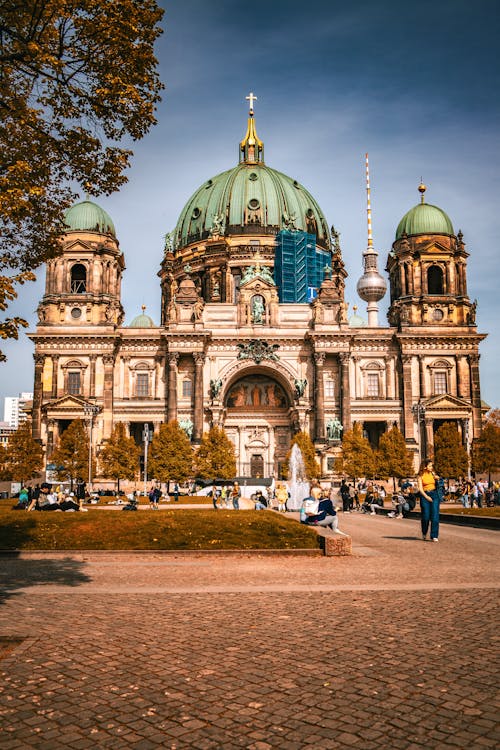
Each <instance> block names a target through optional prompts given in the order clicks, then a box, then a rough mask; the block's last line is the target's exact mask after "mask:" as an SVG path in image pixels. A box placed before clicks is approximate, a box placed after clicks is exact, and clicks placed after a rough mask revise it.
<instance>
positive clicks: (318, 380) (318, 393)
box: [314, 352, 326, 441]
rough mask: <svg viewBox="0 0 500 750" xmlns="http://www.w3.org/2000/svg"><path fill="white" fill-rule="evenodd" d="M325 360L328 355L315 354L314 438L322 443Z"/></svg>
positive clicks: (323, 434)
mask: <svg viewBox="0 0 500 750" xmlns="http://www.w3.org/2000/svg"><path fill="white" fill-rule="evenodd" d="M325 358H326V355H325V354H324V353H323V352H319V353H318V352H316V353H315V354H314V363H315V369H314V409H315V429H314V437H315V439H316V440H320V441H324V439H325V384H324V379H323V374H324V365H325Z"/></svg>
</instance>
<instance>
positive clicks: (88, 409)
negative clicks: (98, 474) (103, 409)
mask: <svg viewBox="0 0 500 750" xmlns="http://www.w3.org/2000/svg"><path fill="white" fill-rule="evenodd" d="M98 412H99V407H98V406H96V405H95V404H85V406H84V407H83V414H84V416H85V418H86V419H88V420H89V478H88V482H87V488H88V492H89V494H90V492H91V490H92V427H93V426H94V417H95V415H96V414H97V413H98Z"/></svg>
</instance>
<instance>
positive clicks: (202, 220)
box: [172, 114, 330, 250]
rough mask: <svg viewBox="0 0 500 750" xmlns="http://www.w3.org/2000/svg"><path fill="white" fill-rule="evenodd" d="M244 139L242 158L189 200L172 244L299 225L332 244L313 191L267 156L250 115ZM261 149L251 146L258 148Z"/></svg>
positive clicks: (320, 242) (321, 242)
mask: <svg viewBox="0 0 500 750" xmlns="http://www.w3.org/2000/svg"><path fill="white" fill-rule="evenodd" d="M248 128H249V129H248V131H247V136H246V137H245V139H244V140H243V141H242V142H241V144H240V148H241V151H242V154H243V156H242V160H241V161H240V163H239V164H238V165H237V166H236V167H234V168H233V169H229V170H227V171H226V172H222V173H221V174H218V175H217V176H216V177H212V178H211V179H210V180H207V181H206V182H205V183H204V184H203V185H202V186H201V187H200V188H198V190H197V191H196V192H195V193H194V194H193V195H192V197H191V198H190V199H189V200H188V202H187V203H186V205H185V207H184V209H183V210H182V213H181V215H180V217H179V221H178V222H177V226H176V228H175V231H174V234H173V238H172V239H173V243H174V248H175V249H176V250H178V249H179V248H182V247H185V246H186V245H189V244H191V243H192V242H198V241H200V240H203V239H205V238H207V237H209V236H210V235H211V234H213V232H214V226H216V227H217V230H218V232H217V233H218V234H220V235H223V236H224V235H225V236H227V235H237V234H245V235H249V234H269V235H274V234H276V233H277V232H279V231H280V230H282V229H298V230H301V231H304V232H309V233H311V234H315V235H316V238H317V239H316V241H317V244H318V245H320V246H323V247H325V248H328V247H330V238H329V231H328V225H327V223H326V221H325V218H324V215H323V212H322V211H321V209H320V207H319V206H318V204H317V202H316V201H315V199H314V198H313V197H312V195H311V194H310V193H309V192H308V191H307V190H306V189H305V188H304V187H303V186H302V185H300V184H299V183H298V182H297V181H296V180H294V179H293V178H291V177H288V176H287V175H285V174H282V173H281V172H278V171H276V170H275V169H271V167H268V166H267V165H266V164H264V161H263V144H262V142H261V141H260V140H259V139H258V137H257V135H256V133H255V126H254V122H253V114H251V115H250V119H249V126H248ZM254 146H255V148H256V149H257V147H258V154H255V155H254V151H250V153H249V150H250V149H252V147H254Z"/></svg>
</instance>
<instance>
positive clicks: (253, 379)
mask: <svg viewBox="0 0 500 750" xmlns="http://www.w3.org/2000/svg"><path fill="white" fill-rule="evenodd" d="M224 407H225V420H224V429H225V431H226V433H227V435H228V437H229V438H230V440H232V442H233V444H234V447H235V451H236V461H237V474H238V476H240V477H248V478H252V479H260V478H270V477H273V476H278V473H279V469H280V465H281V464H282V463H283V461H284V459H285V456H286V453H287V451H288V448H289V447H290V441H291V437H292V429H291V409H292V400H291V397H290V395H289V394H288V393H287V389H286V387H285V386H284V385H283V384H282V383H280V382H278V379H277V378H275V377H273V374H271V372H269V371H263V370H257V369H255V370H250V371H247V372H246V374H244V375H242V376H241V377H240V378H238V379H237V380H235V381H233V382H232V384H230V385H229V387H228V389H227V392H226V395H225V397H224Z"/></svg>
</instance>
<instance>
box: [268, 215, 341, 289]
mask: <svg viewBox="0 0 500 750" xmlns="http://www.w3.org/2000/svg"><path fill="white" fill-rule="evenodd" d="M329 262H330V254H329V253H328V252H327V251H326V250H320V249H318V248H316V235H314V234H308V233H307V232H298V231H288V230H283V231H281V232H278V234H277V235H276V253H275V259H274V280H275V283H276V286H277V287H278V295H279V300H280V302H311V300H313V299H314V297H315V296H316V294H317V291H318V288H319V287H320V286H321V282H322V281H323V279H324V274H325V270H324V269H325V266H326V265H329Z"/></svg>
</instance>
